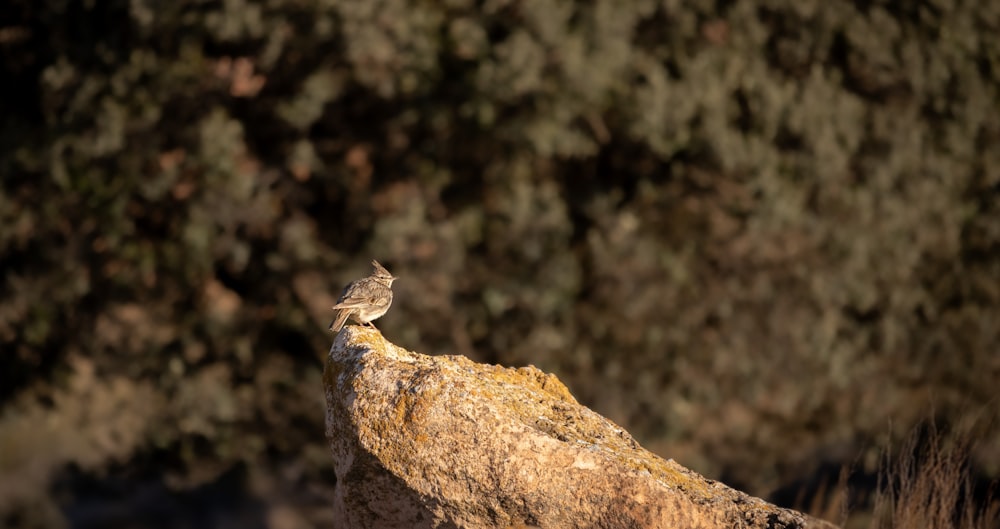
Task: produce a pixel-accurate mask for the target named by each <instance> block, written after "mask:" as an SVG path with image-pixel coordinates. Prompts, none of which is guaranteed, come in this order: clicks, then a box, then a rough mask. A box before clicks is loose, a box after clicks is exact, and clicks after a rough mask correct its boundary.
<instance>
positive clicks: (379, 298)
mask: <svg viewBox="0 0 1000 529" xmlns="http://www.w3.org/2000/svg"><path fill="white" fill-rule="evenodd" d="M395 280H396V278H395V277H393V275H392V274H390V273H389V271H388V270H386V269H385V267H383V266H382V265H380V264H378V261H375V260H374V259H373V260H372V275H370V276H368V277H362V278H361V279H357V280H354V281H351V282H350V284H348V285H347V286H346V287H344V291H343V292H341V293H340V297H339V298H337V304H336V305H334V306H333V310H335V311H337V313H336V316H334V318H333V321H332V322H330V330H331V331H333V332H338V331H340V329H341V328H342V327H343V326H344V323H346V322H347V318H351V319H352V320H354V321H356V322H358V323H360V324H362V325H367V326H369V327H371V328H373V329H374V328H375V325H374V324H373V323H372V320H375V319H378V318H380V317H382V315H383V314H385V313H386V312H387V311H388V310H389V305H392V282H393V281H395Z"/></svg>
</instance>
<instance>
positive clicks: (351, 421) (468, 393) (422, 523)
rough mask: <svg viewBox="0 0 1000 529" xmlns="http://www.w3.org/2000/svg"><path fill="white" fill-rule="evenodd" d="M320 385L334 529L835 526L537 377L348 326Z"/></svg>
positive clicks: (556, 382) (552, 380)
mask: <svg viewBox="0 0 1000 529" xmlns="http://www.w3.org/2000/svg"><path fill="white" fill-rule="evenodd" d="M324 385H325V386H326V401H327V420H326V424H327V427H326V433H327V439H328V440H329V442H330V446H331V448H332V451H333V458H334V467H335V471H336V476H337V483H336V489H335V490H336V492H335V495H334V517H335V520H336V521H335V523H334V526H335V527H344V528H372V529H374V528H379V529H381V528H406V529H413V528H424V527H426V528H430V527H437V528H443V527H462V528H477V529H481V528H513V527H539V528H542V529H550V528H552V529H556V528H558V529H564V528H646V527H651V528H652V527H664V528H667V527H669V528H709V527H712V528H715V527H718V528H732V527H745V528H754V527H761V528H765V527H766V528H770V529H778V528H816V529H820V528H833V527H834V526H833V525H831V524H827V523H826V522H822V521H819V520H816V519H812V518H809V517H807V516H805V515H803V514H801V513H797V512H795V511H792V510H788V509H781V508H778V507H776V506H774V505H771V504H769V503H767V502H765V501H763V500H761V499H758V498H754V497H752V496H748V495H746V494H744V493H742V492H739V491H737V490H734V489H732V488H729V487H727V486H725V485H723V484H721V483H719V482H716V481H712V480H709V479H705V478H704V477H702V476H700V475H698V474H696V473H694V472H692V471H690V470H688V469H686V468H684V467H682V466H681V465H679V464H678V463H676V462H674V461H673V460H664V459H662V458H660V457H658V456H656V455H654V454H653V453H651V452H649V451H648V450H645V449H643V448H642V447H641V446H639V444H638V443H637V442H636V441H635V440H634V439H633V438H632V436H630V435H629V434H628V432H626V431H625V430H623V429H621V428H620V427H619V426H617V425H616V424H614V423H613V422H611V421H609V420H608V419H605V418H604V417H602V416H600V415H598V414H597V413H595V412H593V411H591V410H590V409H588V408H586V407H584V406H582V405H580V404H579V403H577V402H576V400H575V399H574V398H573V396H572V395H571V394H570V392H569V390H567V389H566V386H564V385H563V384H562V383H561V382H560V381H559V380H558V379H557V378H556V377H555V376H553V375H549V374H545V373H543V372H541V371H539V370H538V369H536V368H534V367H530V366H529V367H524V368H518V369H512V368H504V367H500V366H491V365H483V364H477V363H474V362H472V361H471V360H469V359H467V358H465V357H462V356H425V355H421V354H417V353H412V352H409V351H406V350H404V349H402V348H399V347H397V346H395V345H393V344H392V343H390V342H388V341H386V340H385V339H384V338H383V337H382V335H381V334H380V333H379V332H378V331H375V330H371V329H365V328H362V327H356V326H351V327H346V328H345V329H344V330H343V331H342V332H341V333H340V334H339V335H338V336H337V338H336V340H335V342H334V344H333V348H332V349H331V350H330V356H329V359H328V362H327V366H326V371H325V373H324Z"/></svg>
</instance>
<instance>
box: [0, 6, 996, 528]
mask: <svg viewBox="0 0 1000 529" xmlns="http://www.w3.org/2000/svg"><path fill="white" fill-rule="evenodd" d="M0 14H2V16H0V76H2V77H0V85H2V86H3V87H4V94H5V95H4V97H3V98H0V115H2V116H3V119H2V120H0V176H2V187H0V262H2V269H3V275H2V280H0V299H2V302H0V349H2V355H0V399H2V401H0V406H2V407H0V413H2V415H0V520H3V523H2V524H3V525H5V526H11V527H14V526H20V527H50V526H60V525H61V524H63V523H65V515H64V514H63V513H61V512H60V511H59V506H60V505H64V504H66V503H73V501H76V500H74V498H76V496H74V493H73V492H72V490H73V487H72V485H70V486H69V490H70V491H71V492H68V493H64V494H63V495H62V496H61V499H57V497H56V496H55V495H53V493H52V487H53V486H54V485H53V483H55V482H57V481H58V482H61V481H60V480H65V479H69V478H65V476H66V475H67V470H66V469H67V468H69V469H71V470H72V471H73V472H75V474H74V473H73V472H71V473H70V474H71V475H77V474H81V473H82V474H85V475H88V476H94V475H96V476H112V477H115V479H121V480H125V481H128V480H130V479H132V480H140V479H148V478H149V476H150V475H153V476H166V477H165V478H163V479H166V480H167V483H168V484H169V486H170V488H171V490H189V489H191V488H193V487H197V486H200V485H201V484H204V483H211V482H213V480H216V479H218V478H219V476H222V475H224V473H225V472H227V471H228V470H229V469H232V468H234V467H235V466H240V467H241V468H247V469H249V470H248V472H249V474H248V477H247V478H246V481H247V483H248V485H246V486H247V487H248V492H247V494H252V495H255V496H258V497H266V498H267V502H268V505H267V507H266V508H268V509H270V510H269V512H272V513H273V512H278V513H282V514H281V516H284V517H283V518H282V517H281V516H278V517H277V518H274V519H281V520H284V521H285V522H287V521H288V519H289V517H292V519H294V520H299V519H300V518H301V520H302V521H304V523H307V524H308V525H313V526H322V525H324V514H323V512H324V508H325V505H326V503H324V502H327V501H328V498H329V497H328V496H325V494H326V493H327V492H328V491H329V488H330V486H331V484H332V474H331V472H330V462H329V459H328V454H327V452H326V449H325V446H324V441H323V419H324V410H323V394H322V389H321V386H320V381H319V376H318V373H319V362H318V359H320V358H321V357H322V354H323V353H324V352H325V350H326V348H327V347H328V344H329V342H330V340H331V337H330V336H329V335H328V334H324V332H323V328H324V326H325V324H326V323H327V320H328V318H329V316H330V314H329V311H328V307H329V306H330V305H331V304H332V301H333V298H334V297H335V296H336V295H337V293H339V291H340V288H341V287H342V285H343V284H344V283H346V282H347V281H349V280H350V279H353V278H354V277H356V276H358V275H361V274H364V273H366V272H367V269H366V263H367V261H368V260H369V259H370V258H372V257H376V258H378V259H380V260H382V261H383V262H385V263H386V264H387V265H389V268H390V269H391V270H392V271H393V272H394V273H395V274H396V275H398V276H400V277H401V278H402V279H401V280H400V281H399V282H397V283H396V291H397V301H396V304H395V306H394V308H393V311H392V312H390V314H389V315H388V316H386V317H385V318H383V319H382V320H380V327H381V328H382V329H383V331H384V333H385V334H386V336H387V337H389V338H390V339H391V340H393V341H394V342H396V343H398V344H400V345H403V346H405V347H407V348H410V349H413V350H417V351H421V352H426V353H462V354H467V355H470V356H472V357H474V358H476V359H478V360H482V361H491V362H500V363H503V364H507V365H519V364H526V363H533V364H536V365H538V366H539V367H541V368H543V369H545V370H548V371H553V372H555V373H557V374H558V375H559V376H560V378H562V379H563V380H564V381H565V382H566V383H567V385H568V386H569V387H570V388H571V389H572V390H573V391H574V393H575V394H576V395H577V396H578V397H579V398H580V399H581V400H582V401H583V402H585V403H587V404H589V405H591V406H592V407H594V408H595V409H596V410H597V411H599V412H601V413H603V414H605V415H607V416H609V417H610V418H612V419H614V420H616V421H617V422H619V423H621V424H622V425H623V426H625V427H626V428H628V429H629V430H630V431H632V432H633V433H634V434H636V436H637V437H639V438H640V439H641V440H642V441H643V443H644V444H645V445H647V446H649V447H651V448H653V449H654V450H655V451H657V452H659V453H661V454H662V455H664V456H666V457H674V458H676V459H677V460H679V461H680V462H682V463H683V464H685V465H688V466H692V467H694V468H695V469H697V470H699V471H701V472H704V473H707V474H708V475H710V476H721V477H723V478H725V479H726V480H728V481H730V482H731V483H734V484H736V485H739V486H741V487H744V488H746V489H748V490H749V491H751V492H753V493H756V494H766V493H767V492H768V491H771V490H773V489H775V488H778V487H780V486H782V485H783V484H787V483H789V482H791V481H794V480H798V479H803V478H804V477H805V476H808V475H809V474H810V473H811V472H813V471H814V470H815V468H816V466H817V465H818V464H819V463H820V462H822V461H824V460H833V461H841V462H844V461H846V462H850V461H851V460H852V459H856V458H859V457H860V458H861V459H862V461H866V462H867V463H864V464H869V463H870V464H874V461H873V460H872V461H869V459H871V456H873V455H874V454H868V453H867V452H866V451H865V447H870V446H871V443H875V442H887V443H892V442H894V439H895V437H894V435H891V434H890V435H888V437H889V438H888V439H885V438H884V437H885V436H886V435H887V434H888V433H889V432H890V431H893V432H895V433H898V434H899V435H902V434H904V433H905V432H906V431H907V430H908V425H912V424H914V423H915V422H916V421H918V420H920V419H922V418H924V417H926V416H927V415H928V414H929V413H931V414H933V415H936V416H938V421H939V423H942V424H947V425H952V426H954V427H955V428H961V427H968V425H969V424H970V423H973V422H976V421H977V420H979V419H980V418H981V416H982V415H983V414H986V415H988V414H989V413H990V412H989V410H991V409H992V408H995V407H996V402H997V396H998V393H997V380H1000V148H998V146H1000V39H997V38H996V35H997V34H998V32H1000V4H998V3H996V2H986V3H979V2H973V1H971V0H966V1H961V0H934V1H926V2H917V3H912V4H907V5H906V6H901V5H897V3H893V2H884V1H868V2H820V1H819V0H806V1H801V0H771V1H751V0H735V1H728V2H709V1H695V2H683V3H682V2H680V1H677V0H662V1H659V2H657V1H653V0H629V1H612V0H594V1H590V2H571V1H561V0H535V1H531V2H520V1H515V0H486V1H482V2H473V1H471V0H448V1H445V2H440V3H435V2H426V1H402V0H380V1H372V2H360V1H350V0H323V1H318V2H297V1H291V0H271V1H269V2H266V3H260V2H248V1H244V0H226V1H224V2H191V1H179V2H171V3H167V4H163V3H159V2H150V1H148V0H131V1H129V2H125V1H122V0H118V1H108V2H68V1H59V2H44V3H38V2H30V1H28V0H12V1H10V2H8V3H6V4H5V5H4V7H2V8H0ZM984 410H986V411H984ZM890 424H894V425H899V427H898V429H895V428H894V429H892V430H890V428H889V425H890ZM982 435H983V436H984V443H983V446H985V447H987V448H985V449H983V450H980V451H978V452H977V453H976V454H975V455H974V458H973V463H974V465H976V468H977V470H978V471H979V472H981V473H982V474H984V475H986V476H992V477H996V476H998V475H1000V449H998V448H997V447H1000V434H998V431H997V429H996V428H992V429H990V428H988V429H987V431H984V432H983V433H982ZM858 454H862V455H861V456H859V455H858ZM865 458H868V459H865ZM70 481H72V480H70ZM290 513H293V514H290ZM275 516H277V515H275ZM296 517H299V518H296ZM289 523H291V522H289ZM273 525H274V526H275V527H279V526H283V525H282V524H281V523H277V522H275V523H274V524H273Z"/></svg>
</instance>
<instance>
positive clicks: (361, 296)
mask: <svg viewBox="0 0 1000 529" xmlns="http://www.w3.org/2000/svg"><path fill="white" fill-rule="evenodd" d="M372 297H373V296H372V293H371V290H370V289H367V288H360V286H359V285H356V284H354V283H351V284H350V285H347V287H345V288H344V291H343V292H341V293H340V298H339V299H337V304H336V305H334V306H333V308H335V309H356V308H358V307H364V306H367V305H370V304H371V302H372Z"/></svg>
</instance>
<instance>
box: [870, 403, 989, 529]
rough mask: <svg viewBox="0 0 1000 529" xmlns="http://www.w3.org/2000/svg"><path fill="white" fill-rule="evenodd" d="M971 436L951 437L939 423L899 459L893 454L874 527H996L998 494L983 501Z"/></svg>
mask: <svg viewBox="0 0 1000 529" xmlns="http://www.w3.org/2000/svg"><path fill="white" fill-rule="evenodd" d="M971 446H972V442H971V440H969V439H968V438H959V439H958V440H948V439H946V438H945V437H944V436H943V435H941V433H940V432H939V431H938V429H937V428H936V427H935V426H934V424H933V423H931V424H928V425H927V426H926V427H925V428H924V429H922V430H918V431H917V432H914V434H912V435H911V436H910V437H909V438H908V440H907V441H906V442H905V443H904V444H903V447H902V449H901V452H900V454H899V456H898V457H896V458H893V457H892V454H891V453H889V452H887V453H886V455H885V457H884V459H883V466H882V469H881V471H880V473H879V491H878V493H877V495H876V497H875V509H874V510H875V516H874V517H873V518H872V521H871V525H870V527H871V528H872V529H906V528H925V529H995V528H996V527H1000V501H998V499H997V498H996V497H995V496H994V494H993V490H990V493H989V494H988V495H987V497H986V498H984V499H979V500H978V501H977V498H976V495H975V490H974V486H973V481H972V477H971V473H970V471H969V453H970V448H971Z"/></svg>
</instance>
